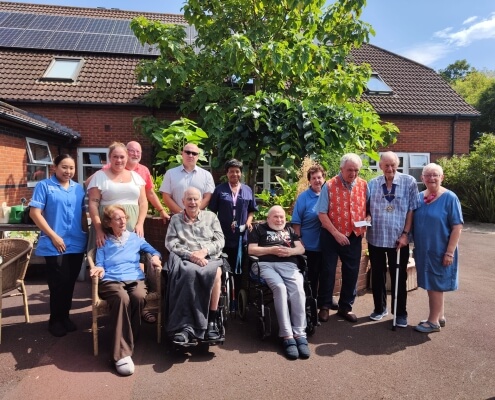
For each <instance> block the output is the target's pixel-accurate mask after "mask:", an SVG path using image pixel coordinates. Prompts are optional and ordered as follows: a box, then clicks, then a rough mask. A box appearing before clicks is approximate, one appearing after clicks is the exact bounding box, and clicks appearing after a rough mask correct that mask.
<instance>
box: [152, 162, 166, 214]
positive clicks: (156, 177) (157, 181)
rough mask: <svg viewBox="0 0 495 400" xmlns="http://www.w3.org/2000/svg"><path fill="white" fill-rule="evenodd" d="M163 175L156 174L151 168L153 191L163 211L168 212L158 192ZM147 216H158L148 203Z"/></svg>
mask: <svg viewBox="0 0 495 400" xmlns="http://www.w3.org/2000/svg"><path fill="white" fill-rule="evenodd" d="M163 176H164V175H163V174H162V173H158V172H157V171H156V169H154V168H153V171H152V173H151V181H152V182H153V190H154V191H155V194H156V196H157V197H158V199H159V200H160V203H161V205H162V207H163V208H164V209H165V211H167V212H169V209H168V207H167V206H166V205H165V203H164V202H163V198H162V193H161V192H160V187H161V186H162V183H163ZM148 214H151V215H153V216H159V215H160V213H159V212H158V211H157V210H156V209H155V207H153V205H152V204H151V203H150V202H149V201H148Z"/></svg>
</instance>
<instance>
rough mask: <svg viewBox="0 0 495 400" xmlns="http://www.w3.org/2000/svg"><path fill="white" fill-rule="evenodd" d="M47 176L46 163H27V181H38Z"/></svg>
mask: <svg viewBox="0 0 495 400" xmlns="http://www.w3.org/2000/svg"><path fill="white" fill-rule="evenodd" d="M47 177H48V166H46V165H33V164H28V165H27V177H26V180H27V181H36V182H39V181H41V180H43V179H45V178H47Z"/></svg>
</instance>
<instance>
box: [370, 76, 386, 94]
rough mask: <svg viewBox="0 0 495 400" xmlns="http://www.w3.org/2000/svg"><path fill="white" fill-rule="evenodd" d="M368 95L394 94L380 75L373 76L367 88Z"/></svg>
mask: <svg viewBox="0 0 495 400" xmlns="http://www.w3.org/2000/svg"><path fill="white" fill-rule="evenodd" d="M366 93H367V94H392V93H393V92H392V89H391V88H390V86H388V85H387V84H386V83H385V81H384V80H383V79H382V78H381V76H380V75H378V74H375V73H373V74H371V78H370V80H369V81H368V84H367V86H366Z"/></svg>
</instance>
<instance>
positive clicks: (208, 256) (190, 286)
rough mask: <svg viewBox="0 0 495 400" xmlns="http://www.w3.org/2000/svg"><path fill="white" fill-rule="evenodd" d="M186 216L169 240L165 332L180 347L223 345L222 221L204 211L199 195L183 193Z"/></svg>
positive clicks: (172, 227)
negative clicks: (220, 316) (193, 343)
mask: <svg viewBox="0 0 495 400" xmlns="http://www.w3.org/2000/svg"><path fill="white" fill-rule="evenodd" d="M182 201H183V204H184V210H183V211H181V212H180V213H179V214H174V215H173V216H172V219H171V220H170V224H169V227H168V231H167V236H166V238H165V247H166V248H167V250H169V251H170V257H169V260H168V262H167V270H168V283H167V301H166V304H167V310H166V312H167V313H168V319H167V326H166V331H167V333H168V334H169V335H170V336H171V337H172V340H173V341H174V342H175V343H177V344H187V343H188V342H189V341H190V340H193V339H201V340H203V339H205V340H221V339H222V338H221V334H220V332H219V329H218V326H217V322H216V321H217V318H218V302H219V299H220V290H221V278H222V266H223V261H222V260H221V259H220V258H219V257H220V254H221V253H222V249H223V246H224V244H225V240H224V236H223V232H222V228H221V226H220V221H219V220H218V218H217V216H216V214H214V213H212V212H211V211H207V210H201V209H200V206H201V201H202V198H201V193H200V191H199V190H198V189H196V188H194V187H189V188H187V189H186V191H185V192H184V197H183V200H182Z"/></svg>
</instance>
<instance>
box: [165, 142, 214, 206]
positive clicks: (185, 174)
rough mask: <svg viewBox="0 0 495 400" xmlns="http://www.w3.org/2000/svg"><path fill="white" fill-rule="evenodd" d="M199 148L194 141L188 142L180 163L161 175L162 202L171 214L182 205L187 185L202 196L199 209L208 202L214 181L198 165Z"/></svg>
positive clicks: (209, 174)
mask: <svg viewBox="0 0 495 400" xmlns="http://www.w3.org/2000/svg"><path fill="white" fill-rule="evenodd" d="M199 153H200V150H199V148H198V146H196V145H195V144H194V143H188V144H186V145H185V146H184V149H183V150H182V165H180V166H178V167H175V168H172V169H169V170H168V171H167V172H166V173H165V176H164V177H163V183H162V185H161V186H160V192H161V193H162V198H163V202H164V203H165V205H166V206H167V207H168V208H169V210H170V212H171V213H172V214H178V213H180V212H181V211H182V209H183V207H182V206H180V205H179V204H183V203H182V198H183V197H184V192H185V191H186V189H187V188H188V187H195V188H196V189H198V190H199V191H200V193H201V196H202V201H201V209H202V210H204V209H205V208H206V207H207V206H208V204H209V202H210V198H211V195H212V193H213V191H214V190H215V182H214V181H213V176H212V175H211V173H210V172H208V171H207V170H205V169H203V168H201V167H198V166H197V165H196V164H197V162H198V158H199Z"/></svg>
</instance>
